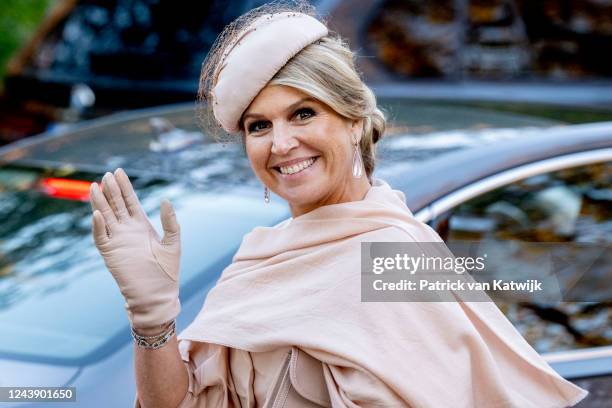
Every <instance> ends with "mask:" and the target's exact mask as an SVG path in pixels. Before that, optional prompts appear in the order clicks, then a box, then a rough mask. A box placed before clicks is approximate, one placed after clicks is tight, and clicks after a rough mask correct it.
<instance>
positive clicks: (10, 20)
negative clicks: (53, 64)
mask: <svg viewBox="0 0 612 408" xmlns="http://www.w3.org/2000/svg"><path fill="white" fill-rule="evenodd" d="M1 1H2V6H1V7H0V79H2V78H4V72H5V69H6V63H7V62H8V60H9V58H10V57H11V56H12V55H13V53H15V52H16V51H17V50H18V49H19V48H20V47H21V46H23V45H24V44H25V42H26V41H27V40H28V39H29V37H30V36H31V35H32V34H33V32H34V30H35V29H36V26H37V25H38V24H39V23H40V22H41V21H42V19H43V17H44V16H45V13H46V12H47V11H48V10H49V9H50V7H51V6H53V5H54V4H55V3H56V2H57V0H1ZM1 86H2V85H1V84H0V87H1Z"/></svg>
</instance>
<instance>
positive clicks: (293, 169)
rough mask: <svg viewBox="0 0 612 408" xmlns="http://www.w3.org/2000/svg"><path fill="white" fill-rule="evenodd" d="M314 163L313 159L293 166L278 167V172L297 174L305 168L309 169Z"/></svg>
mask: <svg viewBox="0 0 612 408" xmlns="http://www.w3.org/2000/svg"><path fill="white" fill-rule="evenodd" d="M314 161H315V159H314V157H313V158H310V159H308V160H304V161H303V162H301V163H297V164H294V165H293V166H287V167H280V171H281V173H283V174H295V173H297V172H300V171H302V170H304V169H305V168H307V167H310V166H311V165H312V163H314Z"/></svg>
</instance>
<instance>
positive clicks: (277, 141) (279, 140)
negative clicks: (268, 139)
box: [271, 126, 300, 156]
mask: <svg viewBox="0 0 612 408" xmlns="http://www.w3.org/2000/svg"><path fill="white" fill-rule="evenodd" d="M272 132H273V133H272V149H271V151H272V153H273V154H277V155H279V156H283V155H286V154H287V153H289V151H291V149H293V148H295V147H298V145H299V144H300V143H299V141H298V140H297V138H296V137H295V135H294V134H293V131H292V129H291V128H290V127H289V126H287V127H283V126H274V127H273V129H272Z"/></svg>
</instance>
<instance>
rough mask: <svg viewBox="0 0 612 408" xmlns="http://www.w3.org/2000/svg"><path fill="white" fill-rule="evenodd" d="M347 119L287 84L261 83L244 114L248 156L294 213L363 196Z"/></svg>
mask: <svg viewBox="0 0 612 408" xmlns="http://www.w3.org/2000/svg"><path fill="white" fill-rule="evenodd" d="M362 123H363V122H362V121H351V120H347V119H345V118H343V117H342V116H340V115H338V114H337V113H336V112H335V111H334V110H332V109H331V108H330V107H328V106H327V105H325V104H323V103H321V102H319V101H318V100H316V99H314V98H311V97H309V96H308V95H307V94H305V93H303V92H301V91H299V90H297V89H295V88H291V87H288V86H282V85H273V86H266V87H265V88H263V89H262V90H261V92H260V93H259V94H258V95H257V97H256V98H255V99H254V100H253V102H252V103H251V105H250V106H249V107H248V108H247V110H246V111H245V113H244V114H243V123H242V125H243V130H244V136H245V137H244V141H245V145H246V152H247V156H248V158H249V160H250V162H251V166H252V167H253V170H254V171H255V174H256V175H257V177H258V178H259V179H260V180H261V181H262V182H263V183H264V184H265V185H266V186H268V188H270V190H272V191H273V192H274V193H276V194H278V195H279V196H281V197H283V198H284V199H285V200H287V202H288V203H289V206H290V208H291V212H292V214H293V216H294V217H296V216H299V215H301V214H304V213H307V212H309V211H311V210H313V209H315V208H317V207H320V206H322V205H328V204H336V203H340V202H347V201H357V200H361V199H363V197H364V196H365V194H366V193H367V191H368V189H369V187H370V183H369V181H368V179H367V177H366V175H365V171H363V175H362V177H361V178H360V179H355V178H354V177H353V176H352V160H353V152H354V150H353V144H352V140H353V139H354V138H355V137H356V140H357V141H358V140H359V139H360V138H361V132H362V130H361V129H362Z"/></svg>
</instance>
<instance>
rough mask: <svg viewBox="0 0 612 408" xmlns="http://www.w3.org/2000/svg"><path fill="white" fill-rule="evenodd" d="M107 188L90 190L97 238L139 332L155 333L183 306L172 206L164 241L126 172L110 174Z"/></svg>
mask: <svg viewBox="0 0 612 408" xmlns="http://www.w3.org/2000/svg"><path fill="white" fill-rule="evenodd" d="M102 185H103V189H102V190H100V187H99V186H98V185H97V184H96V183H92V185H91V188H90V200H91V205H92V209H93V238H94V242H95V244H96V247H97V248H98V251H99V252H100V254H101V255H102V257H103V258H104V263H105V264H106V267H107V268H108V270H109V271H110V273H111V274H112V275H113V277H114V278H115V281H117V285H119V289H120V290H121V293H122V294H123V297H124V298H125V301H126V304H125V308H126V309H127V312H128V318H129V319H130V322H131V323H132V327H134V328H135V329H149V328H156V327H158V326H160V325H162V324H164V323H167V322H169V321H171V320H173V319H175V318H176V316H177V315H178V314H179V311H180V309H181V306H180V302H179V297H178V295H179V261H180V255H181V244H180V229H179V225H178V223H177V221H176V215H175V213H174V209H173V208H172V205H171V204H170V202H169V201H167V200H164V201H162V203H161V213H160V218H161V222H162V226H163V229H164V237H163V239H161V240H160V238H159V235H158V234H157V232H156V231H155V228H154V227H153V226H152V225H151V222H150V221H149V219H148V218H147V215H146V214H145V212H144V210H143V209H142V207H141V205H140V202H139V201H138V197H136V194H135V193H134V189H133V188H132V184H131V183H130V180H129V178H128V176H127V174H125V172H124V171H123V169H117V170H115V174H114V176H113V174H112V173H106V174H105V175H104V177H103V178H102Z"/></svg>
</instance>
